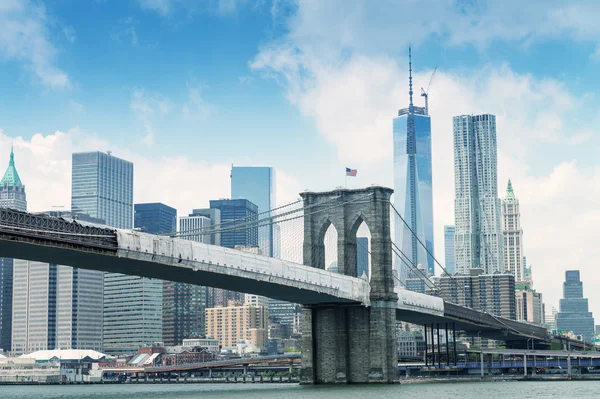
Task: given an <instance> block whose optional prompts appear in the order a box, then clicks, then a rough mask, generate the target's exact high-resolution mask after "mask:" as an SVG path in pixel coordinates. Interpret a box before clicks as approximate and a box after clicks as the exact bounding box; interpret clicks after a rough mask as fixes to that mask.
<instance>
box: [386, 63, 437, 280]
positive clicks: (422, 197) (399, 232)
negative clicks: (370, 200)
mask: <svg viewBox="0 0 600 399" xmlns="http://www.w3.org/2000/svg"><path fill="white" fill-rule="evenodd" d="M409 96H410V103H409V106H408V108H404V109H401V110H399V111H398V117H397V118H394V123H393V132H394V206H395V207H396V209H397V211H398V212H399V213H400V214H401V215H402V217H403V218H404V220H405V221H406V223H407V224H408V226H409V227H410V228H409V227H408V226H406V225H405V224H404V223H403V222H402V221H401V220H400V218H398V217H396V219H395V240H396V245H397V246H398V247H399V248H401V249H402V252H403V253H404V254H405V255H406V256H407V257H408V258H409V259H410V260H411V261H412V263H413V264H414V266H413V267H416V266H417V265H419V264H421V265H422V266H423V268H424V269H425V270H426V271H427V273H428V274H429V275H432V274H434V270H435V266H434V261H433V257H432V256H430V255H429V254H428V253H427V251H426V250H425V248H423V246H422V245H421V244H420V243H419V241H418V240H417V237H418V239H419V240H420V241H421V242H422V243H424V244H425V246H426V247H427V250H428V251H429V252H430V253H431V254H433V253H434V252H433V251H434V244H433V194H432V167H431V118H430V117H429V115H428V114H427V110H426V109H425V108H424V107H417V106H415V105H413V98H412V96H413V91H412V64H410V63H409ZM411 230H412V232H411ZM395 263H396V270H397V271H398V273H399V277H400V279H401V281H405V280H406V278H407V277H408V274H409V270H410V267H409V266H407V265H406V264H405V263H404V262H402V261H401V260H400V259H399V258H397V259H396V262H395ZM411 266H412V265H411Z"/></svg>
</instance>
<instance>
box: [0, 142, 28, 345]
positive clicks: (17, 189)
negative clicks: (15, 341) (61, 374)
mask: <svg viewBox="0 0 600 399" xmlns="http://www.w3.org/2000/svg"><path fill="white" fill-rule="evenodd" d="M0 207H1V208H10V209H15V210H17V211H21V212H27V196H26V194H25V185H24V184H23V182H21V178H20V177H19V173H18V172H17V168H16V167H15V154H14V151H13V148H12V147H11V149H10V158H9V161H8V168H7V169H6V171H5V172H4V176H3V177H2V180H0ZM13 266H14V263H13V259H10V258H0V349H2V350H5V351H9V350H11V348H12V342H11V338H12V299H13V298H12V296H13Z"/></svg>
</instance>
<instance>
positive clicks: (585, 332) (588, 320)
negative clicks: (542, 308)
mask: <svg viewBox="0 0 600 399" xmlns="http://www.w3.org/2000/svg"><path fill="white" fill-rule="evenodd" d="M563 296H564V299H561V300H560V312H558V314H557V316H556V328H557V329H558V330H561V331H566V332H569V331H573V333H574V334H576V335H581V336H582V339H584V340H585V341H588V342H589V341H591V340H592V338H593V337H594V317H593V316H592V312H589V311H588V300H587V298H584V297H583V282H582V281H581V278H580V275H579V270H567V271H566V272H565V282H564V283H563Z"/></svg>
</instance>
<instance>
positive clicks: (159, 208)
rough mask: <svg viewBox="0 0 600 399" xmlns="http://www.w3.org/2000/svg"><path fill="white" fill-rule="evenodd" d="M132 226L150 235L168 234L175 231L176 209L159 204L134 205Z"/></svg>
mask: <svg viewBox="0 0 600 399" xmlns="http://www.w3.org/2000/svg"><path fill="white" fill-rule="evenodd" d="M133 226H134V227H135V228H136V229H140V230H141V231H143V232H146V233H150V234H168V233H175V232H176V231H177V209H175V208H172V207H170V206H168V205H165V204H163V203H160V202H154V203H147V204H135V205H134V207H133Z"/></svg>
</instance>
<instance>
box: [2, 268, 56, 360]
mask: <svg viewBox="0 0 600 399" xmlns="http://www.w3.org/2000/svg"><path fill="white" fill-rule="evenodd" d="M56 282H57V265H54V264H48V263H43V262H32V261H27V260H20V259H15V260H14V276H13V300H12V302H13V311H12V348H11V350H12V352H13V353H14V354H17V355H19V354H23V353H29V352H34V351H38V350H51V349H55V348H56V285H57V284H56Z"/></svg>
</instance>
